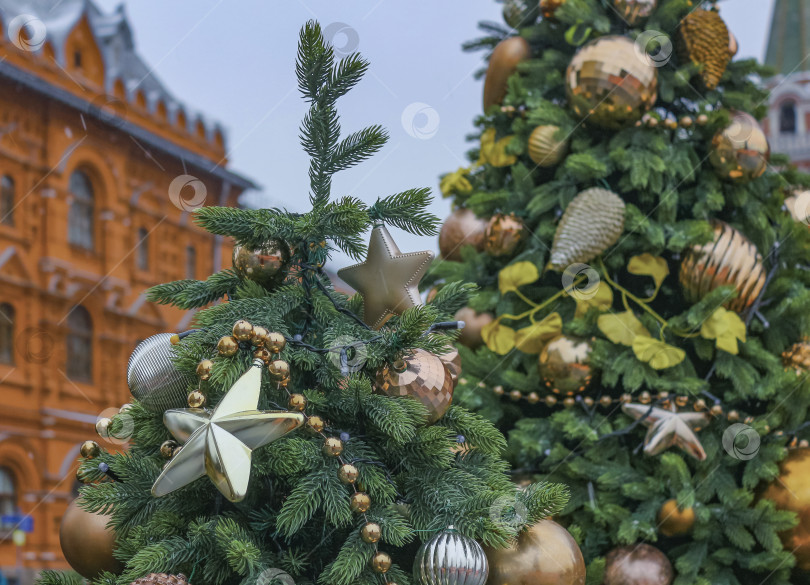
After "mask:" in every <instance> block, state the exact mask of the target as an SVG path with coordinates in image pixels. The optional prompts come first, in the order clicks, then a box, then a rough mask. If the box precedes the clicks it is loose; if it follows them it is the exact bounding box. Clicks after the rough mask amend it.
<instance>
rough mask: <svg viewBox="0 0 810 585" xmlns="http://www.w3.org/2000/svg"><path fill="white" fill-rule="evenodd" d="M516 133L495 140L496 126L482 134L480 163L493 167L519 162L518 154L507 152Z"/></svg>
mask: <svg viewBox="0 0 810 585" xmlns="http://www.w3.org/2000/svg"><path fill="white" fill-rule="evenodd" d="M512 138H514V135H509V136H504V137H503V138H501V139H500V140H498V141H496V140H495V128H489V129H488V130H486V131H485V132H484V133H483V134H482V135H481V154H480V156H479V158H478V164H479V165H485V164H489V165H491V166H493V167H508V166H510V165H513V164H515V163H516V162H517V156H515V155H514V154H506V147H507V146H509V143H510V142H512Z"/></svg>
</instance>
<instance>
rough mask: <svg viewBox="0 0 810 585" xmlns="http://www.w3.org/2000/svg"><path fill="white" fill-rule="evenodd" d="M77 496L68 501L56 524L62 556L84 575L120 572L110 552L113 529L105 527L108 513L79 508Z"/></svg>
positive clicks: (92, 575) (113, 536)
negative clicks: (97, 512)
mask: <svg viewBox="0 0 810 585" xmlns="http://www.w3.org/2000/svg"><path fill="white" fill-rule="evenodd" d="M79 500H80V498H76V499H75V500H73V501H72V502H71V503H70V504H69V505H68V507H67V510H65V514H64V515H63V516H62V524H61V525H60V526H59V543H60V544H61V545H62V554H64V555H65V560H66V561H67V562H68V564H69V565H70V566H71V567H72V568H73V570H74V571H76V572H77V573H79V574H80V575H81V576H83V577H85V578H87V579H95V578H96V577H97V576H98V575H100V574H101V573H102V572H103V571H110V572H111V573H118V572H120V571H121V569H122V568H123V567H122V565H121V563H120V562H119V561H118V560H116V558H115V557H114V556H113V549H114V547H115V533H114V532H113V531H112V529H108V528H107V522H109V520H110V517H109V516H105V515H104V514H94V513H92V512H87V511H85V510H83V509H81V508H80V507H79V505H78V503H79Z"/></svg>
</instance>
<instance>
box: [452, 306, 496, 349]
mask: <svg viewBox="0 0 810 585" xmlns="http://www.w3.org/2000/svg"><path fill="white" fill-rule="evenodd" d="M453 318H454V319H455V320H456V321H464V329H462V330H461V335H459V338H458V342H459V343H460V344H461V345H464V346H466V347H469V348H470V349H476V348H478V347H480V346H481V344H482V343H484V339H483V338H482V337H481V330H482V329H483V328H484V327H486V326H487V325H489V324H490V323H492V322H493V321H494V320H495V317H493V316H492V314H491V313H478V312H477V311H474V310H473V309H471V308H470V307H464V308H462V309H459V310H458V311H456V314H455V316H454V317H453Z"/></svg>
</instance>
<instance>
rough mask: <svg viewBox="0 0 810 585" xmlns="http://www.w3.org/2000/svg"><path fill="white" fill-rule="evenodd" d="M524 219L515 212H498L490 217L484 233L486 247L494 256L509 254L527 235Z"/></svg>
mask: <svg viewBox="0 0 810 585" xmlns="http://www.w3.org/2000/svg"><path fill="white" fill-rule="evenodd" d="M524 232H525V228H524V226H523V220H522V219H520V218H519V217H518V216H516V215H515V214H514V213H510V214H505V213H497V214H495V215H493V216H492V217H491V218H490V219H489V223H488V224H487V229H486V232H485V233H484V249H485V250H486V251H487V253H488V254H490V255H492V256H508V255H510V254H512V253H514V251H515V250H516V249H517V247H518V246H519V245H520V243H521V242H522V241H523V238H524V236H525V234H524Z"/></svg>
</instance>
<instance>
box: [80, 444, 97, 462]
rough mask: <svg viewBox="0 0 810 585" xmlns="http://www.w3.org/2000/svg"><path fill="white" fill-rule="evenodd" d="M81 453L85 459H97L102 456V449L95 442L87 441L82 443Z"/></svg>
mask: <svg viewBox="0 0 810 585" xmlns="http://www.w3.org/2000/svg"><path fill="white" fill-rule="evenodd" d="M79 453H81V456H82V457H84V458H85V459H95V458H96V457H98V456H99V455H100V454H101V447H99V446H98V443H96V442H95V441H85V442H84V443H82V446H81V448H80V449H79Z"/></svg>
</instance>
